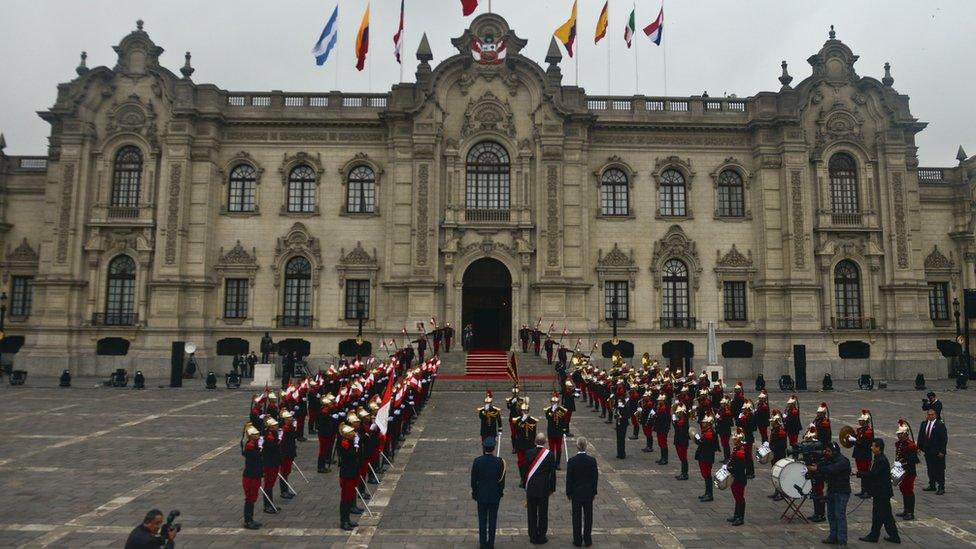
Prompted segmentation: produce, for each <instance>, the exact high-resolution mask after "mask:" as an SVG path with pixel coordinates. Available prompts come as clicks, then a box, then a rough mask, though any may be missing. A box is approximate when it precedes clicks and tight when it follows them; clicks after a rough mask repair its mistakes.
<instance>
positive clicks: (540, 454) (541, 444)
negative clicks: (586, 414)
mask: <svg viewBox="0 0 976 549" xmlns="http://www.w3.org/2000/svg"><path fill="white" fill-rule="evenodd" d="M545 446H546V435H545V433H538V434H537V435H536V436H535V448H532V449H530V450H528V451H527V452H526V453H525V461H524V462H523V463H522V477H523V478H524V479H525V507H526V510H527V512H528V519H529V542H530V543H532V544H535V545H541V544H543V543H546V542H547V541H549V538H547V537H546V532H547V531H548V530H549V496H551V495H552V494H553V493H554V492H555V491H556V459H555V455H554V454H553V453H552V452H551V451H549V449H548V448H546V447H545Z"/></svg>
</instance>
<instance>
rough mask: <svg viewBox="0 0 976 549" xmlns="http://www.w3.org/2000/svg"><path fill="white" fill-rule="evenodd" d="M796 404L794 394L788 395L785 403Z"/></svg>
mask: <svg viewBox="0 0 976 549" xmlns="http://www.w3.org/2000/svg"><path fill="white" fill-rule="evenodd" d="M790 404H797V400H796V395H790V398H789V400H787V401H786V405H787V406H789V405H790Z"/></svg>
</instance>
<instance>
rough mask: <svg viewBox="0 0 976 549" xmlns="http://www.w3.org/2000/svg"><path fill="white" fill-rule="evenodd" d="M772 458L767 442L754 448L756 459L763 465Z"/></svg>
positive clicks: (771, 451)
mask: <svg viewBox="0 0 976 549" xmlns="http://www.w3.org/2000/svg"><path fill="white" fill-rule="evenodd" d="M772 459H773V450H772V449H771V448H770V447H769V443H768V442H763V443H762V445H761V446H759V448H757V449H756V461H758V462H759V463H762V464H763V465H765V464H767V463H769V462H770V460H772Z"/></svg>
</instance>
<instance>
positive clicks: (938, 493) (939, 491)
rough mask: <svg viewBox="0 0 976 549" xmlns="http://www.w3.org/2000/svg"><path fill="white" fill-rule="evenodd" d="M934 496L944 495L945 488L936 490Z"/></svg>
mask: <svg viewBox="0 0 976 549" xmlns="http://www.w3.org/2000/svg"><path fill="white" fill-rule="evenodd" d="M935 495H937V496H941V495H945V488H939V489H938V490H937V491H936V492H935Z"/></svg>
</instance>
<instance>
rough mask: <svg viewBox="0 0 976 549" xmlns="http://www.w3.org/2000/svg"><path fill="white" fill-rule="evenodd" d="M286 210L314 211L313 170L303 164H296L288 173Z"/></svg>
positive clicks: (296, 211) (293, 211)
mask: <svg viewBox="0 0 976 549" xmlns="http://www.w3.org/2000/svg"><path fill="white" fill-rule="evenodd" d="M288 211H289V212H292V213H311V212H314V211H315V171H314V170H313V169H312V168H310V167H308V166H306V165H304V164H302V165H301V166H296V167H295V168H294V169H292V170H291V173H289V174H288Z"/></svg>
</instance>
